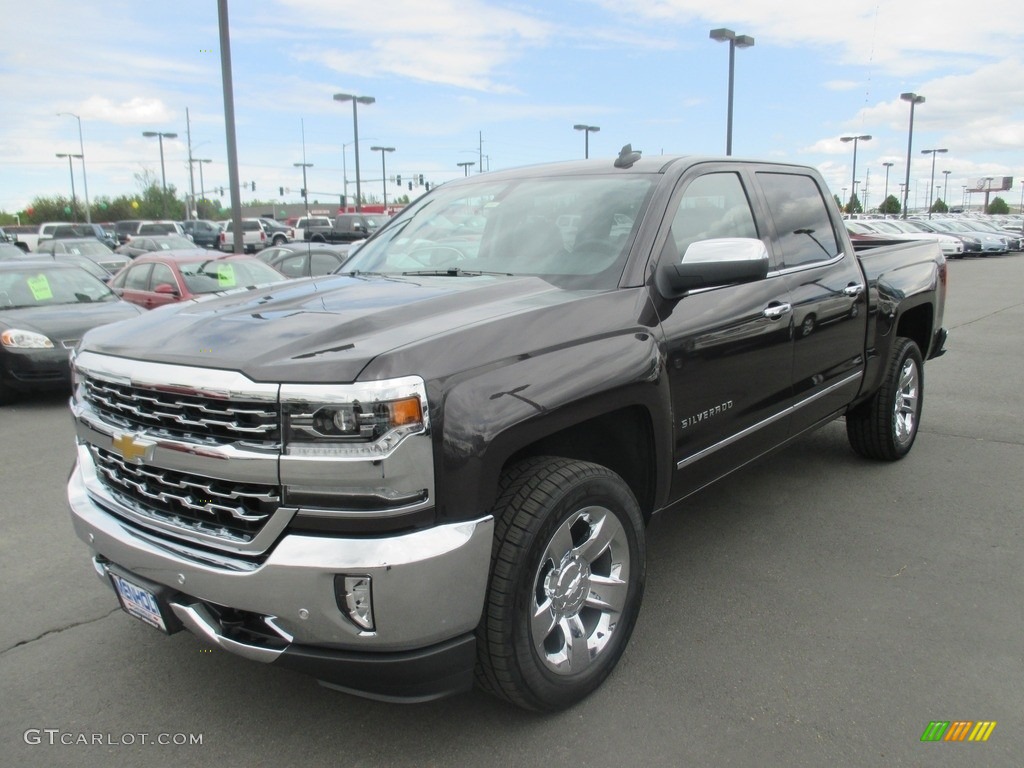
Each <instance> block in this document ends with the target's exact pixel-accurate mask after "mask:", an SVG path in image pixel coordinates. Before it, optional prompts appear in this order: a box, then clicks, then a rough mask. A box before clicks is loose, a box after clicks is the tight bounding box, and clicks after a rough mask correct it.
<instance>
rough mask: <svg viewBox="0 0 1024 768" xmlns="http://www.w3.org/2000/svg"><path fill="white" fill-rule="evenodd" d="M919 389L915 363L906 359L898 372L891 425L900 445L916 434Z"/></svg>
mask: <svg viewBox="0 0 1024 768" xmlns="http://www.w3.org/2000/svg"><path fill="white" fill-rule="evenodd" d="M919 387H920V377H919V376H918V371H917V363H916V362H915V361H914V360H913V359H911V358H907V359H906V360H905V361H904V362H903V368H902V369H901V370H900V378H899V385H898V388H897V390H896V397H895V399H894V402H893V425H894V428H895V430H896V442H898V443H899V444H900V445H906V444H907V443H908V442H910V441H911V440H913V439H914V435H915V434H916V432H917V414H918V412H919V406H918V391H919Z"/></svg>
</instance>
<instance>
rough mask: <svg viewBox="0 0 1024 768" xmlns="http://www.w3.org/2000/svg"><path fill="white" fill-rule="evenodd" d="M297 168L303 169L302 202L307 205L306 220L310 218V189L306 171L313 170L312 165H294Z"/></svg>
mask: <svg viewBox="0 0 1024 768" xmlns="http://www.w3.org/2000/svg"><path fill="white" fill-rule="evenodd" d="M292 165H293V166H295V167H296V168H301V169H302V201H303V202H304V203H305V204H306V218H307V219H308V218H309V187H307V186H306V169H307V168H312V167H313V164H312V163H292Z"/></svg>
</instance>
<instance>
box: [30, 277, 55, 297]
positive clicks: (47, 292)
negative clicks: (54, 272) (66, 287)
mask: <svg viewBox="0 0 1024 768" xmlns="http://www.w3.org/2000/svg"><path fill="white" fill-rule="evenodd" d="M26 282H27V283H28V289H29V290H30V291H32V298H34V299H35V300H36V301H46V300H47V299H52V298H53V290H52V289H51V288H50V281H49V280H47V279H46V275H36V276H35V277H30V278H29V279H28V280H27V281H26Z"/></svg>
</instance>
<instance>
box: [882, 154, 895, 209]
mask: <svg viewBox="0 0 1024 768" xmlns="http://www.w3.org/2000/svg"><path fill="white" fill-rule="evenodd" d="M882 165H884V166H885V197H884V198H883V199H884V200H888V199H889V169H890V168H892V167H893V166H894V165H895V163H882ZM882 205H883V206H884V205H885V203H884V202H883V203H882Z"/></svg>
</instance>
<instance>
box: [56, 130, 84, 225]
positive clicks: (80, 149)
mask: <svg viewBox="0 0 1024 768" xmlns="http://www.w3.org/2000/svg"><path fill="white" fill-rule="evenodd" d="M61 115H70V116H71V117H73V118H75V120H77V121H78V151H79V152H80V153H81V154H79V155H78V156H79V157H80V158H81V159H82V187H83V188H84V189H85V223H86V224H92V214H91V213H90V212H89V180H88V179H87V178H86V177H85V144H84V143H83V142H82V118H80V117H79V116H78V115H76V114H75V113H74V112H58V113H57V117H60V116H61Z"/></svg>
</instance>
